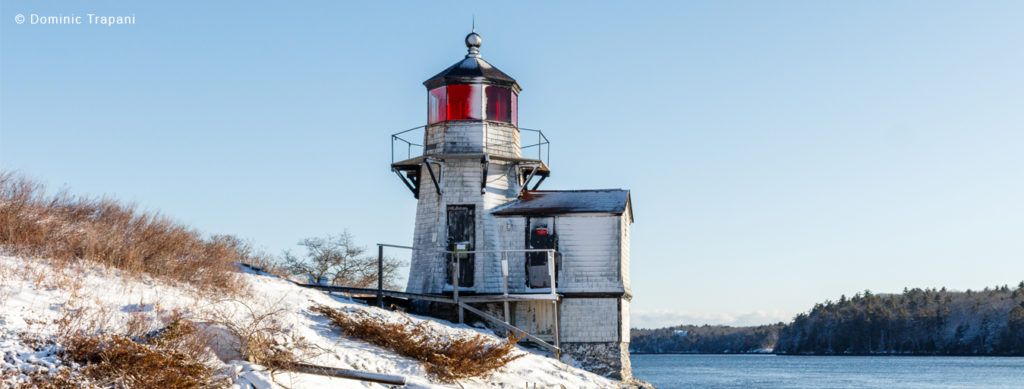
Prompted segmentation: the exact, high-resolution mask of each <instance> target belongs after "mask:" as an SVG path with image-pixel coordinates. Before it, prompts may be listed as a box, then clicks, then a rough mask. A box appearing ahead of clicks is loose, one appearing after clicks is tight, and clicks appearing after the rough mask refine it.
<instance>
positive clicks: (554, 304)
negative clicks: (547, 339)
mask: <svg viewBox="0 0 1024 389" xmlns="http://www.w3.org/2000/svg"><path fill="white" fill-rule="evenodd" d="M548 274H550V275H551V309H552V313H553V314H554V319H555V320H554V322H553V323H552V326H553V327H554V328H552V331H551V333H552V334H554V335H555V349H557V350H558V351H555V359H558V360H562V354H561V350H562V345H561V339H560V338H561V336H559V334H558V327H559V325H558V324H559V323H558V292H556V291H555V281H556V280H557V278H556V277H555V250H548Z"/></svg>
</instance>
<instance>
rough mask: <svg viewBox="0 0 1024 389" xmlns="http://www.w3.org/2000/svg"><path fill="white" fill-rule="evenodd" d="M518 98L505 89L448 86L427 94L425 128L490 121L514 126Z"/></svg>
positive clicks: (470, 85) (462, 85)
mask: <svg viewBox="0 0 1024 389" xmlns="http://www.w3.org/2000/svg"><path fill="white" fill-rule="evenodd" d="M518 97H519V96H517V95H516V93H515V92H513V91H512V90H511V89H509V88H504V87H500V86H494V85H481V84H452V85H446V86H442V87H439V88H434V89H431V90H430V92H429V93H428V94H427V124H434V123H439V122H443V121H447V120H492V121H497V122H505V123H512V124H513V125H517V124H518V123H517V122H518V120H516V119H517V113H516V108H517V105H518Z"/></svg>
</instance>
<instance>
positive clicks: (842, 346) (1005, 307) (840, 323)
mask: <svg viewBox="0 0 1024 389" xmlns="http://www.w3.org/2000/svg"><path fill="white" fill-rule="evenodd" d="M768 350H771V351H773V352H774V353H776V354H807V355H872V354H886V355H888V354H905V355H1024V282H1021V283H1020V284H1019V285H1017V287H1016V288H1011V287H1009V286H1007V285H1003V286H998V287H994V288H985V289H983V290H981V291H972V290H967V291H964V292H957V291H948V290H946V288H941V289H919V288H914V289H904V290H903V293H901V294H873V293H871V291H869V290H866V291H864V292H863V293H857V294H856V295H854V296H853V297H850V298H847V297H846V296H841V297H840V298H839V300H838V301H825V302H824V303H819V304H815V306H814V307H813V308H812V309H811V310H810V311H809V312H807V313H801V314H799V315H797V316H796V317H795V318H794V319H793V321H792V322H790V323H788V324H784V323H778V324H771V325H764V326H758V327H728V326H708V325H705V326H690V325H682V326H675V327H667V328H659V329H634V330H633V331H632V343H631V344H630V351H632V352H635V353H707V354H721V353H749V352H765V351H768Z"/></svg>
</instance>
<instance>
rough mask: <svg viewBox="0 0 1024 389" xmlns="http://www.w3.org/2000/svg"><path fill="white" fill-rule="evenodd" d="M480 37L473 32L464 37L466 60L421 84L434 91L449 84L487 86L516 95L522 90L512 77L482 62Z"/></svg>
mask: <svg viewBox="0 0 1024 389" xmlns="http://www.w3.org/2000/svg"><path fill="white" fill-rule="evenodd" d="M482 42H483V41H482V39H480V35H477V33H475V32H473V33H470V34H469V35H467V36H466V47H467V48H469V54H466V58H465V59H463V60H461V61H459V62H456V63H455V64H454V65H452V66H449V67H448V68H447V69H445V70H442V71H441V72H440V73H438V74H437V75H435V76H433V77H430V79H428V80H426V81H424V82H423V86H426V87H427V89H434V88H437V87H439V86H442V85H450V84H489V85H497V86H503V87H506V88H511V89H512V90H514V91H515V92H516V93H519V91H521V90H522V88H521V87H520V86H519V83H517V82H516V80H515V79H514V78H512V76H509V75H508V74H505V72H503V71H501V70H498V68H496V67H494V66H493V65H491V64H489V63H487V61H484V59H483V58H481V57H480V51H479V49H480V44H481V43H482Z"/></svg>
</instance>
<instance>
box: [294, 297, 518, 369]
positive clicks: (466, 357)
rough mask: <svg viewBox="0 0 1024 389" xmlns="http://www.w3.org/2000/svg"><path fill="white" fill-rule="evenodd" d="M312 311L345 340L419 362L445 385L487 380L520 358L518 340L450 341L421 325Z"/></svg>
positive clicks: (478, 337) (328, 310)
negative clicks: (337, 329)
mask: <svg viewBox="0 0 1024 389" xmlns="http://www.w3.org/2000/svg"><path fill="white" fill-rule="evenodd" d="M312 310H313V311H315V312H318V313H320V314H322V315H324V316H326V317H327V318H328V319H330V321H331V322H332V323H333V324H334V325H336V326H338V327H339V328H341V330H342V331H344V333H345V335H346V336H350V337H353V338H357V339H361V340H364V341H367V342H370V343H373V344H375V345H378V346H381V347H384V348H388V349H391V350H394V351H395V352H397V353H399V354H401V355H404V356H407V357H411V358H416V359H418V360H420V361H421V362H422V363H423V367H424V370H426V372H427V374H429V375H430V376H431V377H432V378H434V379H436V380H438V381H441V382H446V383H451V382H455V381H456V380H459V379H464V378H473V377H487V376H489V375H490V374H491V373H493V372H494V371H496V370H497V369H500V368H502V367H504V366H505V365H506V364H508V363H509V362H511V361H514V360H516V359H518V358H520V357H522V356H523V355H524V354H522V353H513V351H514V350H515V346H516V343H517V342H518V341H519V339H520V337H518V336H510V337H509V338H507V339H506V340H505V341H504V342H500V343H499V342H492V341H489V340H488V339H487V337H485V336H483V335H479V334H478V335H476V336H474V337H469V338H452V337H449V336H445V335H442V334H437V333H434V332H431V331H429V330H428V329H427V327H426V326H425V325H423V324H420V325H414V324H412V322H406V323H385V322H380V321H377V320H375V319H373V318H371V317H368V316H365V315H358V314H351V313H347V312H342V311H338V310H335V309H332V308H330V307H327V306H323V305H317V306H314V307H312Z"/></svg>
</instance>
